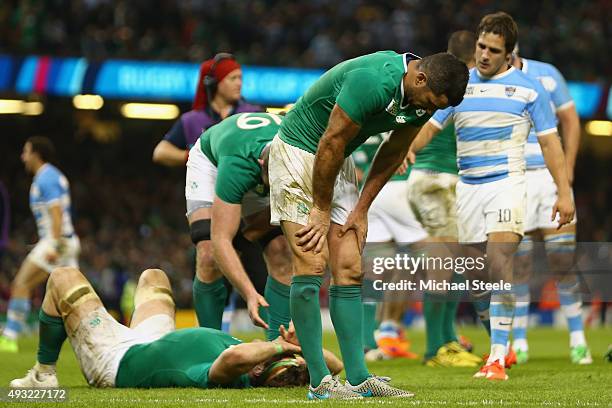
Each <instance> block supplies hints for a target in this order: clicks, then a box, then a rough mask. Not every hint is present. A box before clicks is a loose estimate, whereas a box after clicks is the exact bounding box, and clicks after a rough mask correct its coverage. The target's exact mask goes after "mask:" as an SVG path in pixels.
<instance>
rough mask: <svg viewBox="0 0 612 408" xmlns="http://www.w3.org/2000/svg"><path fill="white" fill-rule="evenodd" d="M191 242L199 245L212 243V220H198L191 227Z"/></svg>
mask: <svg viewBox="0 0 612 408" xmlns="http://www.w3.org/2000/svg"><path fill="white" fill-rule="evenodd" d="M189 229H190V231H191V242H193V243H194V245H197V244H198V242H200V241H210V219H204V220H197V221H194V222H192V223H191V225H190V226H189Z"/></svg>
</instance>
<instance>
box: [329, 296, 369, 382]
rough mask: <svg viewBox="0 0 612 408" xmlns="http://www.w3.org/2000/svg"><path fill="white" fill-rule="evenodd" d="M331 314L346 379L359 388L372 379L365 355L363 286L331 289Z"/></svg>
mask: <svg viewBox="0 0 612 408" xmlns="http://www.w3.org/2000/svg"><path fill="white" fill-rule="evenodd" d="M329 313H330V315H331V319H332V323H333V324H334V329H335V330H336V336H337V337H338V343H339V344H340V351H341V352H342V359H343V360H344V369H345V371H346V379H347V380H348V382H349V383H350V384H352V385H359V384H361V383H362V382H364V381H365V380H366V379H367V378H368V377H369V375H370V373H369V372H368V368H367V367H366V365H365V358H364V355H363V341H362V338H361V336H359V335H355V334H356V333H362V326H363V320H362V318H363V312H362V304H361V285H348V286H339V285H333V286H330V287H329Z"/></svg>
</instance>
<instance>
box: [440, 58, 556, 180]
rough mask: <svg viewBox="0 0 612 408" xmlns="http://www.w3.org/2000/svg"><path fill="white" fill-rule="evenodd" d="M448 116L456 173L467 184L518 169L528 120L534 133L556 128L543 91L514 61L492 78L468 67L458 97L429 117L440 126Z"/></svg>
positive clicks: (511, 173) (519, 172)
mask: <svg viewBox="0 0 612 408" xmlns="http://www.w3.org/2000/svg"><path fill="white" fill-rule="evenodd" d="M453 121H454V123H455V133H456V134H457V165H458V167H459V177H460V178H461V181H463V182H464V183H468V184H482V183H489V182H492V181H496V180H500V179H503V178H505V177H509V176H517V175H523V174H524V173H525V157H524V155H525V142H526V140H527V135H528V134H529V129H530V128H531V126H532V123H533V126H534V128H535V131H536V134H537V135H539V136H542V135H546V134H549V133H553V132H556V131H557V128H556V122H555V115H554V114H553V111H552V110H551V109H550V98H549V96H548V93H547V92H546V91H545V90H544V88H543V87H542V85H541V84H540V83H539V82H538V81H537V80H535V79H533V78H529V77H528V76H527V75H525V74H523V73H522V72H521V71H519V70H517V69H515V68H513V67H512V68H509V69H508V70H507V71H505V72H503V73H501V74H499V75H496V76H494V77H491V78H485V77H481V76H480V74H479V73H478V70H477V69H476V68H472V69H471V70H470V80H469V82H468V86H467V88H466V90H465V96H464V98H463V101H462V102H461V103H460V104H459V105H458V106H456V107H452V106H450V107H448V108H446V109H444V110H439V111H437V112H436V113H435V114H434V116H433V117H432V118H431V119H430V122H431V123H432V125H434V126H435V127H437V128H439V129H442V128H444V127H446V126H447V125H448V124H449V123H450V122H453Z"/></svg>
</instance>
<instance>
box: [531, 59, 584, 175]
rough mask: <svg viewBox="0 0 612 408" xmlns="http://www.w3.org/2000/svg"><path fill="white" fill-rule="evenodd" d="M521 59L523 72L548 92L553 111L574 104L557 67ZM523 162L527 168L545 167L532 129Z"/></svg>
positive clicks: (540, 149)
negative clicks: (538, 82)
mask: <svg viewBox="0 0 612 408" xmlns="http://www.w3.org/2000/svg"><path fill="white" fill-rule="evenodd" d="M521 59H522V61H523V67H522V71H523V73H525V74H527V76H528V77H531V78H535V79H537V80H538V81H540V83H541V84H542V86H543V87H544V89H545V90H546V92H548V95H549V96H550V101H551V104H552V105H551V106H552V108H553V111H555V112H556V111H560V110H563V109H565V108H568V107H570V106H572V105H573V104H574V101H573V100H572V97H571V95H570V93H569V89H568V88H567V83H566V82H565V78H563V75H561V73H560V72H559V71H558V70H557V68H555V67H554V66H552V65H550V64H547V63H545V62H540V61H534V60H530V59H526V58H521ZM525 162H526V164H527V170H531V169H539V168H543V167H546V163H544V156H542V148H541V147H540V144H539V143H538V138H537V136H536V134H535V132H534V131H533V129H532V130H531V132H529V136H528V137H527V144H526V145H525Z"/></svg>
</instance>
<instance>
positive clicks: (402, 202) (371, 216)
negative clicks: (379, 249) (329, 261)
mask: <svg viewBox="0 0 612 408" xmlns="http://www.w3.org/2000/svg"><path fill="white" fill-rule="evenodd" d="M425 238H427V231H425V230H424V229H423V227H422V226H421V224H420V223H419V222H418V221H417V220H416V219H415V218H414V214H413V213H412V210H411V209H410V205H409V204H408V183H407V181H405V180H402V181H400V180H397V181H389V182H388V183H387V184H385V185H384V186H383V188H382V190H380V193H378V195H377V196H376V198H375V199H374V202H373V203H372V206H371V207H370V210H369V211H368V237H367V239H366V242H388V241H394V242H397V243H405V244H412V243H415V242H418V241H421V240H423V239H425Z"/></svg>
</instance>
